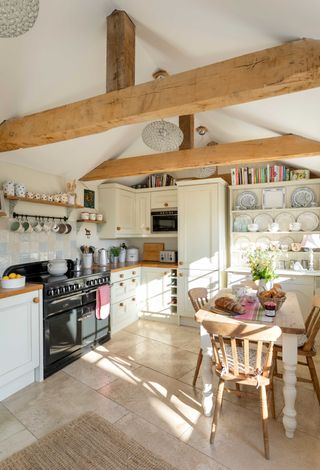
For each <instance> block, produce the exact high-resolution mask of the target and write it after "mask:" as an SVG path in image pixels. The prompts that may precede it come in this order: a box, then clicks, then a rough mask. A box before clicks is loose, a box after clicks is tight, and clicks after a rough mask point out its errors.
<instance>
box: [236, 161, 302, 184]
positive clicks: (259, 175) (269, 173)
mask: <svg viewBox="0 0 320 470" xmlns="http://www.w3.org/2000/svg"><path fill="white" fill-rule="evenodd" d="M308 178H310V172H309V171H308V170H301V169H299V170H295V169H290V168H288V167H286V166H285V165H267V166H265V167H241V168H232V169H231V184H232V186H239V185H243V184H260V183H281V182H285V181H296V180H300V179H308Z"/></svg>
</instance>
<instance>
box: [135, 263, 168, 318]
mask: <svg viewBox="0 0 320 470" xmlns="http://www.w3.org/2000/svg"><path fill="white" fill-rule="evenodd" d="M174 271H176V270H175V269H172V270H171V269H163V268H142V276H141V288H140V310H141V312H142V315H143V316H144V317H146V318H150V317H151V318H152V317H153V318H155V319H168V318H171V319H174V318H176V308H175V304H173V302H174V300H173V299H176V294H173V292H175V291H176V289H174V287H173V286H172V281H173V276H172V273H173V272H174Z"/></svg>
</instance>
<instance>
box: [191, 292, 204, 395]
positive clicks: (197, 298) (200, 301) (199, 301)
mask: <svg viewBox="0 0 320 470" xmlns="http://www.w3.org/2000/svg"><path fill="white" fill-rule="evenodd" d="M188 295H189V299H190V301H191V303H192V306H193V308H194V311H195V312H197V311H198V310H200V309H201V308H202V307H204V305H205V304H207V303H208V301H209V299H208V289H206V288H205V287H194V288H193V289H190V290H189V291H188ZM202 358H203V354H202V348H200V350H199V353H198V360H197V366H196V370H195V372H194V376H193V381H192V386H193V387H195V385H196V382H197V378H198V375H199V370H200V367H201V363H202Z"/></svg>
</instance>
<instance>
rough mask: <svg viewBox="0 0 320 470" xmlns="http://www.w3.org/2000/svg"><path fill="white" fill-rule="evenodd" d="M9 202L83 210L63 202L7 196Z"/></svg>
mask: <svg viewBox="0 0 320 470" xmlns="http://www.w3.org/2000/svg"><path fill="white" fill-rule="evenodd" d="M5 198H6V199H7V200H8V201H22V202H31V203H32V204H46V205H47V206H58V207H67V208H69V209H83V208H84V206H82V205H81V204H65V203H63V202H54V201H43V200H42V199H31V198H28V197H18V196H5Z"/></svg>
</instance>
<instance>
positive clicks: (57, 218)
mask: <svg viewBox="0 0 320 470" xmlns="http://www.w3.org/2000/svg"><path fill="white" fill-rule="evenodd" d="M12 217H13V218H14V219H18V218H28V217H33V218H34V219H38V220H44V219H46V220H49V219H51V220H61V221H62V220H63V221H64V222H67V220H68V217H57V216H54V215H34V214H17V212H13V213H12Z"/></svg>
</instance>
